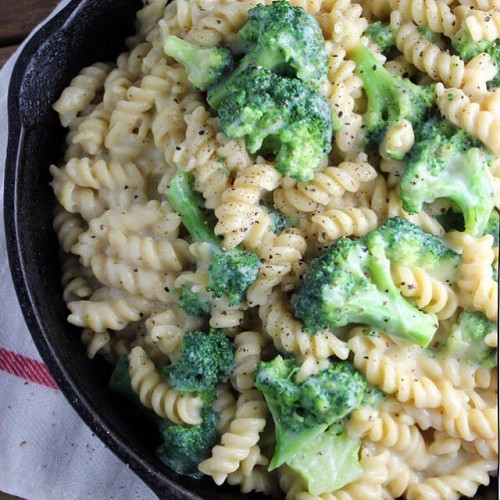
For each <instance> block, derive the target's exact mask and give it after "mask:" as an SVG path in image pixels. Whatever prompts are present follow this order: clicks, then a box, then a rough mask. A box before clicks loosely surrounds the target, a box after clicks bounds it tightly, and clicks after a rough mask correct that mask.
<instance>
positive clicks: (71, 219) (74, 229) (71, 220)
mask: <svg viewBox="0 0 500 500" xmlns="http://www.w3.org/2000/svg"><path fill="white" fill-rule="evenodd" d="M52 226H53V228H54V231H55V232H56V233H57V239H58V240H59V245H61V248H62V249H63V250H64V251H65V252H69V251H70V250H71V248H72V247H73V245H74V244H75V243H76V242H77V241H78V238H79V236H80V235H81V234H82V233H84V232H85V222H84V220H83V219H82V218H81V217H80V216H79V215H78V214H72V213H70V212H67V211H66V210H65V209H64V208H63V207H62V206H61V205H57V206H56V208H55V210H54V220H53V222H52Z"/></svg>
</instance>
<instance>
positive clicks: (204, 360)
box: [163, 329, 234, 394]
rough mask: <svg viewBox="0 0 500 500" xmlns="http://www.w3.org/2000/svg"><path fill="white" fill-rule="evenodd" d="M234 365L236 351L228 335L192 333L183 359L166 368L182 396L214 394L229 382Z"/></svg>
mask: <svg viewBox="0 0 500 500" xmlns="http://www.w3.org/2000/svg"><path fill="white" fill-rule="evenodd" d="M233 363H234V358H233V347H232V344H231V342H230V341H229V340H228V338H227V337H226V335H225V334H224V332H222V331H221V330H214V329H211V330H210V332H209V333H208V335H207V334H205V333H203V332H188V333H186V334H185V335H184V338H183V340H182V347H181V352H180V358H179V359H178V360H177V361H176V362H175V363H174V364H172V365H169V366H167V367H165V368H163V373H164V374H165V375H166V377H167V380H168V383H169V385H170V386H171V387H173V388H174V389H176V390H177V391H178V392H180V393H186V392H188V393H190V392H197V393H201V394H204V393H212V392H213V391H214V389H215V386H216V385H217V384H220V383H224V382H227V380H228V379H229V374H230V373H231V370H232V368H233Z"/></svg>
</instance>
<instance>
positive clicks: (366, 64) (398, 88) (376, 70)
mask: <svg viewBox="0 0 500 500" xmlns="http://www.w3.org/2000/svg"><path fill="white" fill-rule="evenodd" d="M351 59H353V61H354V62H355V63H356V72H357V73H358V75H359V76H360V77H361V80H362V81H363V88H364V90H365V92H366V95H367V98H368V106H367V110H366V113H365V114H364V116H363V120H364V125H365V140H366V145H367V147H368V148H374V149H377V150H378V148H379V145H380V144H382V142H383V140H384V137H385V134H386V132H387V130H388V129H389V128H391V127H393V126H395V125H396V124H398V123H399V122H400V121H401V120H403V119H404V120H408V121H409V122H410V123H411V124H412V125H413V127H414V128H416V127H417V125H419V124H420V123H421V122H423V121H425V119H426V118H427V115H428V114H429V110H430V109H431V108H432V106H433V104H434V102H435V86H434V85H428V86H423V85H415V84H413V83H411V82H410V81H409V80H408V79H406V78H401V77H399V76H397V75H391V74H390V73H389V72H388V71H387V70H386V69H385V68H384V67H383V66H382V65H381V64H380V63H379V62H378V61H377V60H376V59H375V57H374V56H373V54H372V53H371V52H370V51H369V50H368V49H367V48H366V47H364V46H361V45H360V46H358V47H356V48H355V49H354V50H353V51H352V52H351ZM385 154H386V155H388V156H390V157H393V158H395V159H398V160H400V159H402V157H401V156H400V155H398V154H396V153H394V152H392V151H386V152H385Z"/></svg>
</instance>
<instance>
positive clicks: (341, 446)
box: [287, 424, 363, 495]
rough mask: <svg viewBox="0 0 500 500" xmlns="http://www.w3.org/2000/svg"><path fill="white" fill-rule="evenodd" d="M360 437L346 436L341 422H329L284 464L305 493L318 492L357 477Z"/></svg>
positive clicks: (360, 468)
mask: <svg viewBox="0 0 500 500" xmlns="http://www.w3.org/2000/svg"><path fill="white" fill-rule="evenodd" d="M360 446H361V440H360V439H354V438H351V437H349V435H348V434H347V432H346V431H345V430H343V428H342V426H337V425H335V424H334V425H332V426H331V427H330V428H329V429H327V430H326V431H325V432H323V433H322V434H320V435H319V436H317V437H316V438H315V439H314V440H313V441H311V442H310V443H308V444H307V445H306V446H304V447H303V448H301V450H300V451H299V452H298V453H297V454H296V455H295V456H294V457H292V458H291V459H290V460H289V461H288V462H287V465H288V467H290V468H291V469H293V470H294V471H295V472H296V473H297V474H298V475H299V476H300V477H301V478H302V480H303V481H304V482H305V484H306V485H307V489H308V491H309V493H311V494H312V495H322V494H323V493H327V492H330V491H335V490H338V489H340V488H342V487H343V486H345V485H346V484H349V483H350V482H352V481H354V480H355V479H357V478H358V477H359V476H360V475H361V474H362V472H363V468H362V467H361V465H360V463H359V449H360Z"/></svg>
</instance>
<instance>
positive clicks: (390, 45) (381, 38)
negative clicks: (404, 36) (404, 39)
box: [365, 21, 396, 55]
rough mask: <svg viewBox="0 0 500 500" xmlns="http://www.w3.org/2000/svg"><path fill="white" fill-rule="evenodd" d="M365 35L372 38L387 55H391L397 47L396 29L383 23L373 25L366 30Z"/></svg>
mask: <svg viewBox="0 0 500 500" xmlns="http://www.w3.org/2000/svg"><path fill="white" fill-rule="evenodd" d="M365 35H366V36H368V37H369V38H371V39H372V40H373V41H374V42H375V43H376V44H377V45H378V46H379V48H380V50H381V51H382V52H383V53H384V54H385V55H389V54H391V53H392V51H393V49H394V47H395V46H396V37H395V36H394V35H395V31H394V29H393V28H392V27H391V26H390V25H389V24H386V23H383V22H382V21H376V22H374V23H371V24H370V25H369V26H368V28H366V31H365Z"/></svg>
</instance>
